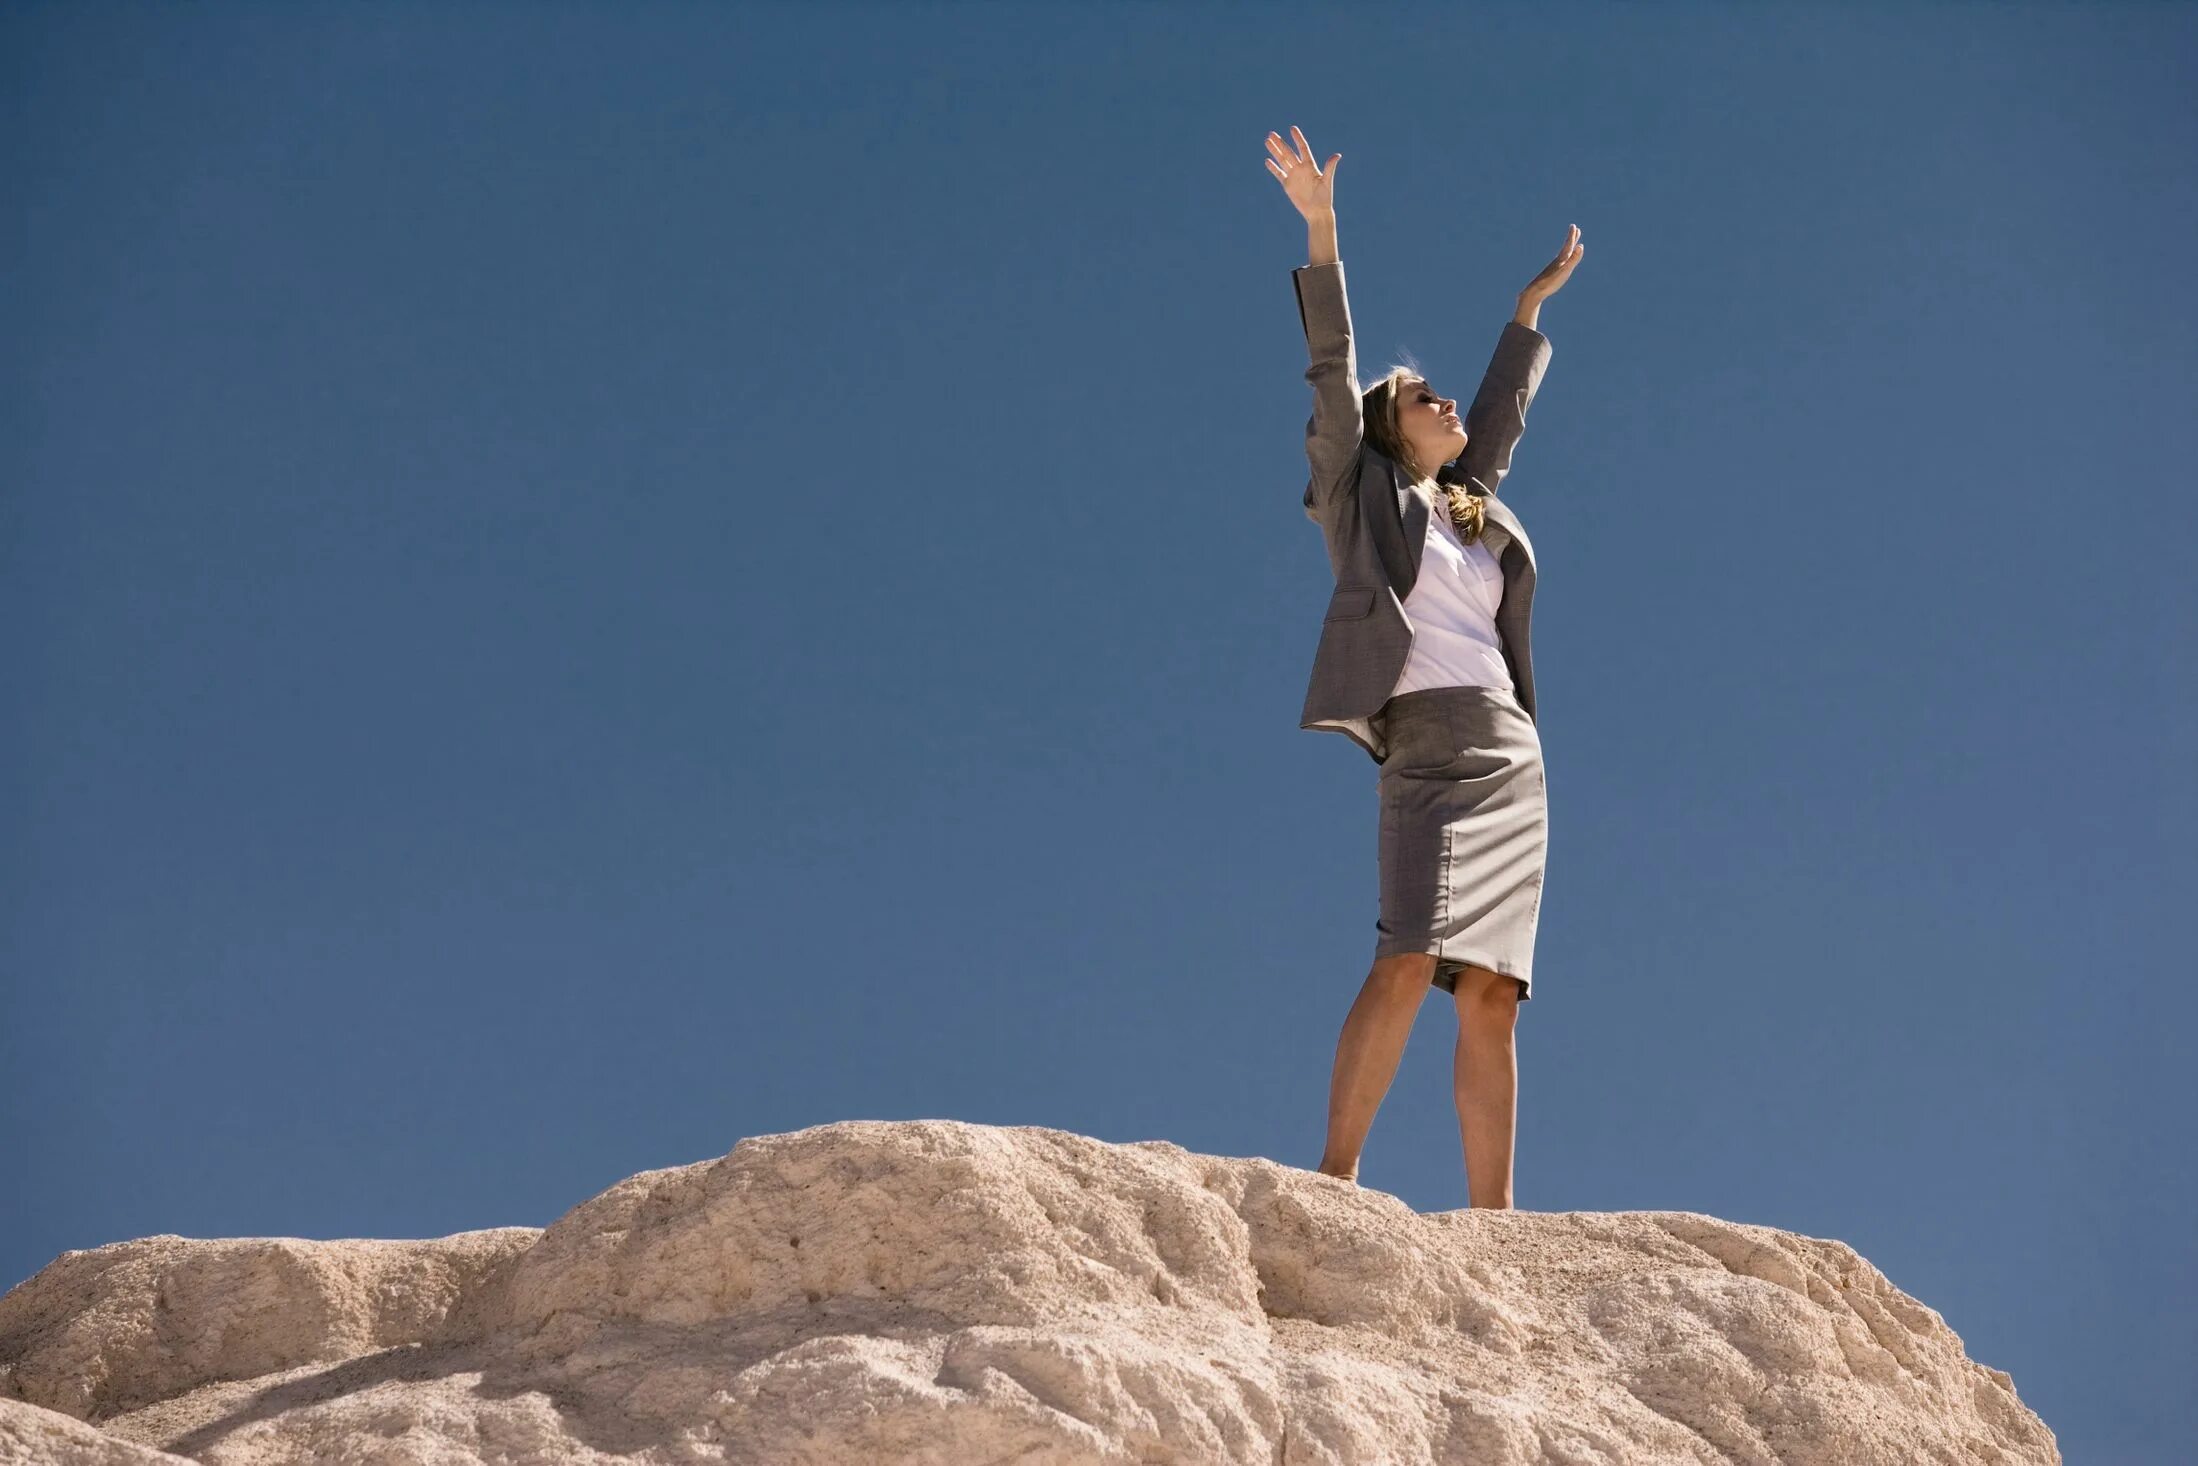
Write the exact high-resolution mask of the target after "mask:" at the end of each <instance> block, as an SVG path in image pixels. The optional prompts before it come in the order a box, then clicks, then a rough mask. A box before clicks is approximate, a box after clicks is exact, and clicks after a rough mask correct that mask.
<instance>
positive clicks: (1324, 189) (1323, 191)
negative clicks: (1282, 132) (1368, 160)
mask: <svg viewBox="0 0 2198 1466" xmlns="http://www.w3.org/2000/svg"><path fill="white" fill-rule="evenodd" d="M1290 136H1291V137H1293V138H1296V139H1297V151H1296V152H1294V153H1293V152H1291V151H1290V149H1289V148H1288V147H1287V146H1285V145H1284V143H1283V141H1282V139H1281V138H1280V137H1277V136H1276V135H1275V134H1274V133H1271V132H1270V133H1268V134H1267V151H1268V152H1270V153H1272V154H1273V155H1274V156H1273V157H1271V158H1269V159H1268V160H1267V171H1268V172H1269V173H1272V174H1273V175H1274V176H1275V178H1276V179H1277V181H1279V182H1280V183H1281V184H1282V191H1283V192H1284V193H1286V194H1288V195H1289V196H1290V202H1291V203H1293V204H1295V205H1296V206H1297V211H1298V212H1299V213H1300V214H1303V215H1304V216H1305V217H1306V219H1307V220H1308V221H1311V220H1314V219H1319V218H1334V217H1335V212H1336V162H1337V160H1338V159H1340V158H1342V156H1343V154H1341V153H1338V154H1336V155H1335V157H1333V158H1330V159H1329V160H1328V166H1327V168H1326V169H1321V168H1316V167H1314V166H1313V149H1312V146H1311V145H1310V144H1309V143H1307V142H1306V141H1305V134H1304V133H1302V132H1299V131H1298V130H1297V129H1296V128H1295V127H1293V128H1291V129H1290Z"/></svg>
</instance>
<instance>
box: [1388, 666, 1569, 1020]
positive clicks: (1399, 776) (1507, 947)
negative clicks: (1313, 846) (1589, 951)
mask: <svg viewBox="0 0 2198 1466" xmlns="http://www.w3.org/2000/svg"><path fill="white" fill-rule="evenodd" d="M1374 717H1375V719H1376V720H1378V722H1379V725H1380V727H1381V729H1382V732H1383V736H1384V737H1385V738H1386V739H1387V741H1388V750H1389V752H1388V757H1386V758H1384V759H1383V760H1382V761H1381V775H1380V779H1379V787H1380V792H1381V841H1380V849H1381V916H1380V919H1379V921H1378V922H1377V923H1376V926H1375V941H1374V955H1375V956H1377V957H1390V956H1395V955H1397V954H1398V953H1402V952H1432V953H1434V954H1435V958H1436V962H1435V975H1434V983H1435V986H1436V987H1439V988H1441V989H1443V990H1444V991H1445V992H1456V991H1457V987H1458V971H1459V969H1460V968H1462V967H1465V966H1467V965H1468V964H1470V965H1472V966H1474V967H1485V968H1487V969H1488V970H1490V971H1492V972H1500V973H1503V974H1505V975H1507V976H1509V977H1513V978H1516V979H1517V980H1518V984H1519V1000H1520V1001H1521V1002H1525V1001H1527V1000H1529V999H1531V998H1532V997H1533V996H1534V932H1535V927H1536V925H1537V924H1538V922H1539V920H1540V917H1541V909H1542V874H1543V869H1544V865H1545V863H1546V861H1547V858H1548V852H1549V785H1548V781H1547V780H1546V779H1544V778H1543V775H1542V742H1541V737H1540V735H1539V734H1538V733H1537V732H1536V730H1535V727H1534V720H1533V719H1532V718H1530V717H1528V716H1527V713H1526V709H1525V708H1523V707H1521V706H1520V705H1519V700H1518V699H1517V698H1516V697H1514V696H1513V695H1512V694H1511V692H1510V691H1509V690H1508V689H1506V688H1501V687H1427V688H1422V689H1420V690H1418V691H1416V692H1405V693H1399V694H1398V695H1397V696H1395V697H1392V698H1390V699H1389V701H1388V702H1386V703H1384V704H1382V707H1381V711H1380V712H1378V713H1376V714H1375V715H1374Z"/></svg>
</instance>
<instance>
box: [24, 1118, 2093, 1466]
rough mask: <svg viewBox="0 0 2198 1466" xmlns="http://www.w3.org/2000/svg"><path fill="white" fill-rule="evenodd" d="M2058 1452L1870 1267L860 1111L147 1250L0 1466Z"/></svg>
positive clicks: (170, 1240) (1245, 1165)
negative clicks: (678, 1150)
mask: <svg viewBox="0 0 2198 1466" xmlns="http://www.w3.org/2000/svg"><path fill="white" fill-rule="evenodd" d="M177 1460H187V1461H198V1462H209V1463H221V1466H231V1463H235V1466H244V1463H261V1462H357V1463H375V1466H394V1463H411V1462H417V1463H430V1462H432V1463H455V1462H472V1461H495V1462H533V1461H540V1462H567V1461H571V1462H638V1461H646V1462H651V1463H675V1462H732V1463H744V1466H745V1463H758V1466H760V1463H771V1466H782V1463H815V1466H844V1463H868V1462H925V1463H938V1466H982V1463H986V1462H1011V1461H1012V1462H1017V1463H1022V1466H1039V1463H1045V1466H1071V1463H1085V1462H1091V1463H1099V1462H1121V1463H1132V1462H1135V1463H1161V1462H1180V1463H1185V1466H1193V1463H1195V1466H1210V1463H1236V1462H1244V1463H1252V1462H1257V1463H1262V1466H1273V1463H1280V1466H1314V1463H1359V1462H1382V1463H1402V1462H1457V1463H1461V1466H1463V1463H1471V1466H1503V1463H1512V1462H1518V1463H1526V1462H1547V1463H1563V1466H1591V1463H1607V1466H1638V1463H1644V1462H1649V1463H1662V1462H1704V1463H1711V1462H1715V1463H1727V1462H1748V1463H1758V1462H1760V1463H1771V1462H1779V1463H1786V1466H1802V1463H1824V1466H1835V1463H1836V1466H1865V1463H1873V1462H1883V1463H1896V1462H1897V1463H1901V1466H1909V1463H1916V1462H1942V1463H1948V1466H1955V1463H1958V1466H1981V1463H2017V1462H2024V1463H2028V1462H2041V1463H2042V1462H2058V1461H2059V1460H2060V1455H2059V1452H2058V1451H2057V1449H2056V1447H2055V1444H2054V1440H2053V1435H2052V1432H2051V1431H2049V1430H2047V1429H2046V1427H2045V1425H2044V1424H2043V1423H2042V1422H2041V1421H2040V1420H2039V1419H2038V1418H2037V1416H2036V1415H2034V1414H2032V1413H2031V1412H2030V1411H2029V1410H2027V1409H2026V1408H2024V1406H2023V1404H2022V1402H2021V1401H2020V1400H2018V1399H2017V1398H2016V1396H2015V1387H2014V1382H2013V1381H2012V1380H2010V1379H2009V1378H2008V1377H2007V1375H2005V1374H2003V1373H2002V1372H2000V1371H1999V1370H1996V1369H1991V1368H1987V1367H1985V1366H1984V1365H1981V1364H1976V1363H1973V1362H1972V1361H1970V1360H1969V1359H1968V1358H1967V1357H1966V1356H1965V1355H1964V1354H1963V1352H1962V1346H1961V1340H1960V1339H1958V1338H1956V1337H1955V1335H1954V1333H1953V1331H1952V1330H1950V1329H1948V1328H1947V1326H1946V1324H1945V1321H1944V1320H1942V1319H1941V1318H1940V1317H1939V1315H1938V1314H1936V1313H1934V1312H1933V1311H1932V1310H1931V1309H1929V1308H1927V1307H1925V1306H1924V1305H1923V1304H1921V1303H1919V1302H1917V1301H1916V1300H1915V1299H1913V1298H1911V1297H1909V1296H1908V1295H1907V1294H1905V1293H1903V1292H1901V1291H1900V1290H1899V1289H1898V1288H1896V1287H1894V1286H1893V1285H1892V1284H1891V1283H1890V1282H1888V1281H1887V1280H1886V1278H1885V1276H1884V1275H1883V1274H1882V1273H1880V1272H1879V1271H1878V1270H1877V1269H1876V1268H1874V1267H1872V1266H1871V1265H1870V1264H1869V1263H1868V1262H1867V1261H1865V1260H1864V1259H1863V1258H1862V1257H1860V1256H1858V1255H1857V1254H1856V1253H1855V1252H1854V1250H1853V1249H1851V1248H1849V1247H1847V1246H1846V1245H1844V1244H1843V1243H1840V1242H1836V1241H1831V1240H1827V1239H1822V1238H1815V1237H1804V1236H1800V1235H1798V1234H1796V1233H1792V1232H1782V1231H1778V1230H1775V1229H1773V1228H1769V1227H1761V1226H1749V1225H1743V1224H1739V1223H1733V1222H1725V1221H1719V1220H1717V1219H1716V1218H1714V1217H1707V1216H1702V1215H1698V1214H1696V1213H1693V1212H1532V1211H1492V1210H1471V1209H1466V1210H1459V1211H1452V1212H1439V1213H1433V1214H1426V1215H1422V1214H1420V1213H1418V1212H1415V1211H1413V1210H1412V1209H1411V1208H1410V1207H1408V1206H1406V1205H1405V1204H1404V1203H1403V1202H1401V1201H1399V1200H1398V1199H1397V1198H1395V1197H1393V1196H1389V1195H1387V1194H1385V1193H1383V1192H1380V1191H1375V1190H1371V1189H1360V1188H1358V1187H1356V1186H1354V1185H1352V1184H1351V1183H1350V1182H1348V1181H1343V1180H1338V1179H1336V1178H1333V1177H1328V1176H1322V1175H1319V1174H1317V1173H1315V1172H1312V1171H1307V1170H1300V1169H1298V1168H1296V1167H1292V1166H1283V1165H1277V1164H1275V1163H1274V1162H1272V1161H1267V1160H1262V1159H1257V1158H1252V1159H1233V1158H1229V1157H1223V1156H1209V1155H1199V1154H1194V1153H1192V1152H1190V1151H1186V1150H1184V1149H1183V1148H1182V1147H1180V1146H1176V1145H1171V1144H1168V1143H1166V1142H1163V1141H1142V1142H1139V1143H1136V1144H1128V1145H1117V1144H1109V1143H1107V1142H1105V1141H1099V1140H1093V1139H1091V1138H1089V1137H1086V1136H1082V1135H1076V1134H1072V1133H1069V1132H1066V1131H1060V1130H1048V1129H1040V1128H1036V1127H999V1126H988V1125H971V1124H962V1123H958V1122H953V1121H942V1120H915V1121H901V1122H887V1121H846V1122H842V1123H838V1124H830V1125H819V1126H816V1127H814V1128H812V1129H807V1130H800V1131H795V1132H793V1133H790V1134H784V1135H763V1136H757V1137H754V1138H752V1139H748V1140H743V1141H741V1142H740V1143H739V1144H738V1145H736V1146H734V1147H733V1149H732V1152H731V1153H730V1154H729V1155H726V1156H724V1157H722V1158H721V1159H717V1160H711V1161H702V1162H698V1163H696V1164H694V1165H688V1166H674V1167H670V1168H668V1169H665V1170H660V1171H644V1172H642V1173H641V1174H639V1175H637V1176H632V1177H629V1178H628V1179H626V1180H624V1181H621V1182H620V1183H618V1184H617V1185H616V1186H613V1187H611V1188H610V1189H609V1190H608V1191H605V1192H604V1193H602V1194H601V1195H600V1196H596V1197H594V1198H592V1199H590V1200H588V1201H586V1202H583V1203H582V1204H581V1205H579V1206H578V1207H575V1208H574V1209H573V1210H572V1211H570V1212H568V1213H566V1214H565V1215H564V1216H562V1217H560V1218H559V1219H558V1220H557V1221H556V1222H555V1223H554V1224H553V1225H551V1226H550V1227H549V1228H548V1229H546V1230H544V1229H539V1228H533V1227H500V1228H493V1229H490V1230H487V1231H479V1232H461V1233H458V1234H457V1235H455V1236H450V1237H444V1238H440V1239H437V1240H433V1241H370V1240H342V1241H330V1242H315V1241H304V1240H300V1239H296V1238H285V1237H276V1238H232V1239H219V1240H194V1239H190V1238H185V1237H174V1236H159V1237H145V1238H140V1239H138V1240H136V1241H132V1242H117V1243H113V1244H111V1245H109V1246H105V1247H97V1248H93V1249H90V1250H88V1251H82V1252H67V1253H63V1254H62V1255H61V1256H60V1257H58V1258H56V1259H55V1260H54V1261H53V1262H52V1263H51V1264H49V1265H48V1266H47V1267H46V1268H44V1269H43V1270H42V1271H40V1272H39V1273H38V1274H37V1275H36V1276H34V1277H32V1278H30V1279H28V1280H27V1281H25V1282H23V1283H21V1284H19V1285H18V1286H17V1287H15V1288H13V1289H12V1290H10V1291H9V1292H8V1293H7V1294H6V1295H5V1296H4V1297H0V1463H15V1462H32V1461H36V1462H52V1463H61V1466H70V1463H80V1462H81V1463H92V1462H98V1463H115V1466H122V1463H137V1462H155V1461H177Z"/></svg>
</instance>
